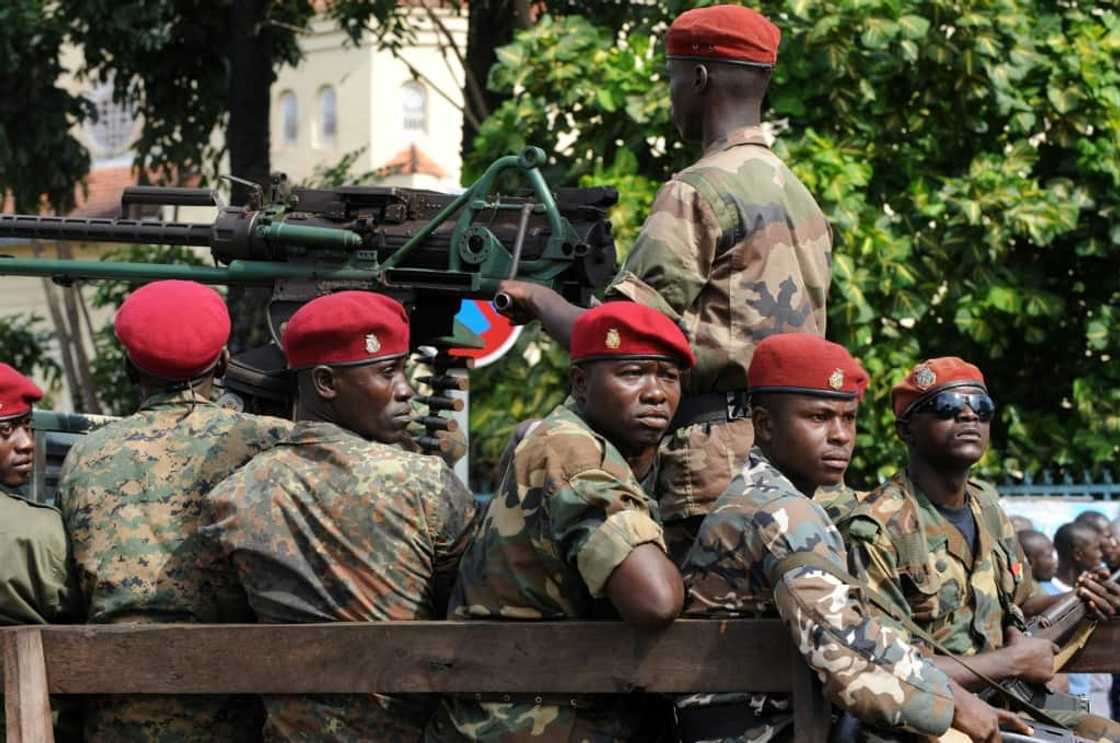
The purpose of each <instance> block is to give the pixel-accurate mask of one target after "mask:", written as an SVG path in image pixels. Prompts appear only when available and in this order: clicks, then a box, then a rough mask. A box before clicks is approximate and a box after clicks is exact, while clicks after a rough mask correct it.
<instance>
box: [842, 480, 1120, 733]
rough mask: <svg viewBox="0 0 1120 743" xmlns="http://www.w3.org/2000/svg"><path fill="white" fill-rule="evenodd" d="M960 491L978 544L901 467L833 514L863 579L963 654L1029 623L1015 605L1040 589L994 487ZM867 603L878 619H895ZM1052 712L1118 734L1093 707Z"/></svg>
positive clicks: (999, 642)
mask: <svg viewBox="0 0 1120 743" xmlns="http://www.w3.org/2000/svg"><path fill="white" fill-rule="evenodd" d="M966 492H967V494H968V505H969V507H970V508H971V509H972V515H973V518H974V519H975V521H976V539H977V549H976V552H975V553H973V550H972V546H971V545H969V544H967V543H966V541H965V539H964V536H963V535H962V534H961V532H960V530H959V529H957V527H955V526H954V525H953V524H952V523H950V522H949V521H948V520H947V519H946V518H945V517H944V516H942V515H941V514H940V513H939V512H938V510H937V508H935V507H934V505H933V503H932V502H930V500H929V498H927V497H926V495H925V494H924V493H922V491H921V490H920V489H918V488H917V487H916V486H915V485H914V483H913V481H911V480H910V477H909V476H908V475H907V473H906V472H905V471H903V472H899V473H898V474H896V475H895V476H894V477H893V478H891V479H890V480H889V481H888V482H886V483H884V484H883V485H881V486H880V487H878V488H877V489H875V490H873V491H871V493H869V494H868V495H867V497H866V498H865V499H864V501H863V502H862V503H861V504H860V505H859V506H857V507H856V509H855V510H854V511H852V512H851V513H850V514H849V515H848V516H847V517H846V518H845V519H843V520H842V521H841V522H840V531H841V533H842V534H843V535H844V538H845V541H846V542H847V544H848V546H849V548H850V549H851V551H852V553H853V555H852V556H853V558H854V559H853V562H854V563H855V565H854V567H855V568H856V570H857V571H859V570H863V571H864V572H865V574H866V581H867V583H868V585H869V586H871V587H872V588H875V589H877V590H878V591H879V592H880V593H881V594H883V595H884V596H886V597H888V598H889V599H891V600H892V601H893V602H894V603H896V604H898V606H899V607H900V608H901V609H902V610H904V611H905V612H906V614H907V615H908V616H909V617H910V619H911V620H913V621H914V622H915V623H916V624H918V626H920V627H921V628H922V629H924V630H925V631H926V632H928V633H929V634H930V635H932V636H933V638H934V639H935V640H937V641H938V642H939V643H941V644H942V645H943V646H944V647H945V649H946V650H948V651H950V652H952V653H954V654H959V655H965V656H968V655H975V654H977V653H986V652H990V651H993V650H997V649H999V648H1001V647H1003V645H1004V643H1005V641H1006V637H1005V634H1004V633H1005V632H1006V630H1007V628H1008V627H1015V628H1016V629H1019V630H1021V631H1022V630H1026V621H1025V619H1024V617H1023V612H1022V610H1021V609H1020V608H1019V607H1020V606H1021V605H1022V604H1023V602H1024V601H1026V600H1027V599H1029V598H1032V597H1033V596H1035V595H1037V590H1038V589H1037V583H1035V581H1034V580H1033V579H1032V578H1031V572H1030V564H1029V563H1028V562H1027V559H1026V557H1025V556H1024V554H1023V550H1022V547H1021V546H1020V545H1019V539H1018V537H1017V536H1016V534H1015V528H1014V527H1013V526H1012V525H1011V522H1010V521H1009V520H1008V518H1007V515H1006V514H1005V513H1004V512H1003V509H1002V508H1000V505H999V494H998V493H997V492H996V490H995V488H993V487H992V486H991V485H989V484H987V483H983V482H980V481H978V480H969V481H968V483H967V484H966ZM874 611H875V612H876V614H877V615H878V616H879V618H880V619H881V620H882V621H883V623H884V624H891V625H894V624H895V622H894V621H893V620H891V619H890V618H889V617H887V616H886V615H885V614H882V613H881V612H879V610H878V609H874ZM931 652H932V649H931ZM1054 716H1055V717H1058V718H1059V719H1062V721H1063V722H1067V723H1069V724H1073V725H1075V726H1078V727H1079V728H1080V729H1081V730H1082V732H1086V733H1087V732H1090V731H1093V732H1097V731H1107V732H1106V733H1105V734H1108V735H1117V734H1120V726H1111V727H1109V726H1105V727H1100V726H1098V725H1097V722H1098V721H1097V720H1095V719H1087V718H1092V717H1093V716H1091V715H1076V714H1073V715H1065V714H1061V713H1055V715H1054ZM1063 718H1064V719H1063ZM1082 725H1084V727H1082Z"/></svg>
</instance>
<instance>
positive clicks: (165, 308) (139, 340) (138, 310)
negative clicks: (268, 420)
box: [115, 280, 230, 381]
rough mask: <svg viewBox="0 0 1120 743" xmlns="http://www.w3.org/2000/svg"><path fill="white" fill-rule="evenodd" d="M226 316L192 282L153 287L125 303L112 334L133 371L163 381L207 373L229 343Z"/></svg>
mask: <svg viewBox="0 0 1120 743" xmlns="http://www.w3.org/2000/svg"><path fill="white" fill-rule="evenodd" d="M229 327H230V326H229V310H227V309H226V303H225V301H224V300H223V299H222V296H221V295H220V294H218V292H216V291H214V290H213V289H211V288H210V287H208V286H203V285H202V284H198V283H196V282H194V281H178V280H170V281H154V282H152V283H151V284H147V285H146V286H142V287H140V288H139V289H137V290H136V291H134V292H132V294H129V295H128V297H126V298H125V300H124V304H122V305H121V308H120V309H119V310H117V319H116V322H115V330H116V333H117V339H118V340H119V341H120V342H121V345H122V346H124V351H125V353H126V354H128V358H129V360H130V361H131V362H132V363H133V365H135V366H136V368H137V369H140V370H141V371H144V372H147V373H148V374H153V375H155V376H157V377H162V378H163V379H170V380H175V381H180V380H185V379H191V378H193V377H197V376H198V375H200V374H202V373H203V372H206V371H209V369H210V367H212V366H213V365H214V362H216V361H217V360H218V356H220V355H221V353H222V349H223V348H225V345H226V342H227V341H228V340H229Z"/></svg>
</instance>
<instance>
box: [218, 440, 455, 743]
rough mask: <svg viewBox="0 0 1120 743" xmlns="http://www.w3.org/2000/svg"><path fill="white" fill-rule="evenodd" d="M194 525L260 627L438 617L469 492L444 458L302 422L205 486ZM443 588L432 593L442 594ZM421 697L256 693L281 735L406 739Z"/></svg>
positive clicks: (418, 729) (269, 726)
mask: <svg viewBox="0 0 1120 743" xmlns="http://www.w3.org/2000/svg"><path fill="white" fill-rule="evenodd" d="M207 508H208V513H207V515H206V517H205V519H206V521H207V526H206V527H205V528H204V530H203V532H204V534H205V536H206V537H207V539H210V540H213V541H214V542H217V543H219V544H220V545H221V548H222V549H223V550H224V551H225V553H226V554H227V555H229V556H230V557H231V558H232V560H233V563H234V565H235V566H236V568H237V573H238V575H239V576H240V579H241V583H242V584H243V585H244V586H245V590H246V592H247V593H248V597H249V602H250V604H251V605H252V608H253V611H254V612H256V615H257V619H258V620H259V621H261V622H269V623H303V622H376V621H392V620H408V619H437V618H442V617H443V615H444V611H445V607H446V600H447V598H446V597H447V593H448V588H449V586H450V584H451V580H452V577H453V576H454V574H455V570H456V569H457V567H458V564H459V557H460V556H461V555H462V552H463V550H464V549H465V548H466V544H467V541H468V540H469V538H470V534H471V528H470V527H471V523H472V521H473V518H474V512H475V506H474V499H473V497H472V496H471V494H470V492H469V491H468V490H467V489H466V488H465V487H464V486H463V484H462V483H460V482H459V480H458V479H457V478H456V477H455V475H454V474H453V473H452V472H451V470H450V469H449V468H448V467H447V465H446V464H444V462H443V461H442V460H441V459H439V458H437V457H431V456H424V455H421V454H415V453H412V452H406V451H404V450H402V449H400V448H398V447H394V446H386V445H384V444H379V443H374V442H369V441H366V440H365V439H363V438H361V437H359V436H358V435H356V434H354V433H351V432H350V431H347V430H346V429H343V428H341V427H339V426H337V425H335V424H333V423H326V422H319V421H301V422H299V423H296V425H295V427H294V428H293V429H292V432H291V435H290V437H289V438H288V439H287V440H285V441H283V442H281V443H280V444H279V445H278V446H276V447H275V448H274V449H271V450H270V451H268V452H266V453H264V454H262V455H260V456H259V457H257V458H255V459H254V460H253V461H252V462H250V463H249V464H248V465H247V466H246V467H245V468H243V469H242V470H240V471H238V472H237V473H236V474H235V475H233V476H232V477H230V478H229V479H228V480H226V481H225V482H223V483H222V484H221V485H219V486H218V487H216V488H214V490H213V491H212V492H211V494H210V498H209V502H208V504H207ZM441 585H442V589H441ZM423 699H424V698H423V697H387V696H383V695H327V696H278V697H265V708H266V710H267V713H268V720H267V722H266V725H265V736H266V739H268V740H282V741H359V740H370V741H374V740H376V741H402V740H403V741H416V740H419V739H420V738H421V736H422V734H423V729H424V725H425V723H426V722H427V720H428V717H429V716H430V714H431V707H430V704H429V703H428V702H426V701H423Z"/></svg>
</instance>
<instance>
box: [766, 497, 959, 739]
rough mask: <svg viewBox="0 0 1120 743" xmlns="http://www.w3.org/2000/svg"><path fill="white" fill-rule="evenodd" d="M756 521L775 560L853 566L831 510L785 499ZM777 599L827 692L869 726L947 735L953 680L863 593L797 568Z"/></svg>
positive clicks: (784, 580)
mask: <svg viewBox="0 0 1120 743" xmlns="http://www.w3.org/2000/svg"><path fill="white" fill-rule="evenodd" d="M776 506H777V507H776V508H773V509H767V510H766V511H762V512H760V513H759V514H757V516H756V522H757V523H758V525H759V527H760V531H761V532H762V535H763V538H764V540H765V543H766V546H767V552H768V556H767V558H765V560H764V563H765V566H766V567H767V568H769V567H770V564H769V563H770V560H781V559H783V558H785V557H787V556H789V555H790V554H794V553H797V552H813V553H815V554H817V555H819V556H820V557H823V558H824V559H826V560H828V561H829V562H831V563H833V564H835V565H836V566H837V567H838V568H840V569H842V570H843V569H846V567H847V555H846V554H845V552H844V548H843V545H842V543H841V541H840V538H839V535H838V534H837V533H836V531H835V529H834V528H833V527H832V526H831V525H830V524H829V522H828V519H827V516H826V515H825V513H824V511H823V510H822V509H821V508H820V507H819V506H818V505H816V504H814V503H813V502H812V501H810V500H808V499H806V498H784V499H782V500H780V501H778V503H777V504H776ZM774 602H775V604H776V605H777V608H778V613H779V614H780V615H781V616H782V619H783V620H784V621H785V623H786V626H787V627H788V628H789V630H790V634H791V636H792V637H793V641H794V644H795V645H796V646H797V648H798V651H799V652H800V653H801V655H802V657H804V658H805V661H806V662H807V663H808V664H809V666H810V667H812V668H813V669H814V670H815V671H816V672H817V674H818V675H819V676H820V677H821V679H822V681H823V683H824V690H825V694H826V695H827V696H828V697H829V699H831V700H832V701H833V702H835V703H836V704H839V705H840V706H842V707H843V708H844V709H847V710H849V711H850V712H852V713H853V714H855V715H856V716H857V717H859V718H860V719H861V720H863V721H864V722H867V723H870V724H873V725H879V726H888V727H896V728H902V729H905V730H909V731H912V732H916V733H919V734H923V735H940V734H942V733H944V732H945V731H946V730H948V729H949V725H950V723H951V722H952V719H953V696H952V692H951V691H950V689H949V679H948V677H947V676H946V675H945V674H944V673H943V672H941V671H940V670H939V669H937V667H936V666H934V665H933V664H932V663H930V662H929V661H927V660H925V659H924V658H923V657H922V655H921V653H920V651H919V650H918V649H917V648H916V647H915V646H913V645H912V644H910V642H909V638H908V637H907V635H906V634H905V633H903V632H901V631H899V630H897V629H895V628H892V627H890V626H887V625H884V624H880V623H879V622H878V621H876V619H875V618H874V617H872V616H871V615H869V614H868V613H867V612H866V611H865V610H864V608H863V605H862V603H861V602H860V601H859V594H858V589H857V588H853V587H851V586H848V585H847V584H845V583H844V582H843V581H841V580H840V579H839V578H837V577H836V576H833V575H831V574H829V573H826V572H824V571H822V570H820V569H817V568H813V567H808V566H801V567H795V568H793V569H791V570H789V571H787V572H786V573H784V574H782V576H781V577H780V578H778V581H777V584H776V585H775V586H774Z"/></svg>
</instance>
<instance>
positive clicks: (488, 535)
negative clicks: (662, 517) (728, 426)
mask: <svg viewBox="0 0 1120 743" xmlns="http://www.w3.org/2000/svg"><path fill="white" fill-rule="evenodd" d="M647 543H653V544H657V545H659V546H660V547H661V548H662V549H664V548H665V544H664V542H663V540H662V535H661V527H660V526H659V524H658V519H657V506H656V504H655V503H654V502H653V501H652V500H651V499H650V498H648V497H647V496H646V494H645V493H644V492H643V491H642V488H641V486H640V485H639V484H638V481H637V480H636V479H635V477H634V473H633V472H632V471H631V470H630V467H629V465H628V464H627V463H626V460H625V459H624V458H623V456H622V454H620V453H619V451H618V450H617V449H616V448H615V447H614V446H613V445H612V444H611V443H610V442H609V441H607V440H606V439H604V438H603V437H602V436H600V435H599V434H597V433H595V432H594V431H593V430H592V429H591V428H590V427H589V426H588V424H587V423H586V422H585V421H584V420H583V418H581V417H580V414H579V412H578V409H577V408H576V406H575V404H574V403H573V402H571V401H569V402H567V403H565V404H563V405H561V406H559V407H557V408H556V409H555V410H553V411H552V413H551V414H550V415H549V416H548V417H547V418H545V419H544V420H543V421H541V423H540V424H539V425H537V426H536V427H535V428H534V429H533V430H532V431H531V432H530V433H529V434H528V435H526V436H525V438H524V439H522V440H521V442H520V443H519V444H518V445H517V448H516V450H515V452H514V455H513V460H512V462H511V463H510V465H509V468H508V469H507V470H506V472H505V475H504V477H503V478H502V483H501V486H500V487H499V490H498V492H497V494H496V495H495V496H494V499H493V500H491V501H490V505H489V506H488V508H487V510H486V515H485V518H484V520H483V522H482V525H481V527H480V529H479V533H478V535H477V537H476V538H475V540H474V542H472V543H471V546H470V548H469V549H468V550H467V552H466V554H465V555H464V556H463V562H462V564H461V565H460V566H459V579H458V581H457V583H456V584H455V590H454V593H453V594H452V599H451V611H450V615H451V616H452V617H453V618H455V619H513V620H541V619H548V620H562V619H607V618H617V614H616V613H615V612H614V610H613V607H611V605H610V603H609V601H608V600H607V599H606V598H605V597H604V594H603V591H604V587H605V585H606V583H607V579H608V578H609V577H610V575H611V572H612V571H613V570H614V569H615V568H616V567H617V566H618V565H619V564H621V563H622V561H623V560H625V559H626V558H627V556H629V554H630V553H631V552H632V551H633V550H634V548H636V547H637V546H639V545H642V544H647ZM555 701H556V700H554V699H553V700H550V699H547V698H546V699H541V698H539V697H538V698H537V699H535V700H534V699H533V698H532V697H517V696H515V697H513V698H512V699H511V700H510V701H509V702H508V703H505V702H498V701H495V702H489V701H481V700H477V699H469V698H466V697H451V698H448V699H445V700H444V702H443V704H442V705H441V707H440V709H439V711H438V712H437V714H436V717H435V718H434V720H433V722H432V724H431V725H430V726H429V728H428V740H429V741H460V740H476V741H505V740H533V741H540V743H549V742H551V741H570V740H571V741H575V740H580V741H582V740H587V741H593V742H594V743H599V742H600V741H616V740H617V741H626V740H628V739H629V737H630V735H631V733H632V732H633V728H632V725H633V724H634V723H635V713H634V710H635V705H634V704H633V701H634V700H628V699H627V698H625V697H598V698H591V697H583V698H577V699H575V700H574V701H572V702H570V703H566V704H556V703H550V702H555Z"/></svg>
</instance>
